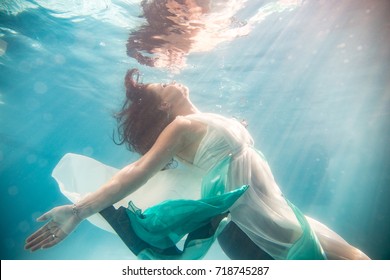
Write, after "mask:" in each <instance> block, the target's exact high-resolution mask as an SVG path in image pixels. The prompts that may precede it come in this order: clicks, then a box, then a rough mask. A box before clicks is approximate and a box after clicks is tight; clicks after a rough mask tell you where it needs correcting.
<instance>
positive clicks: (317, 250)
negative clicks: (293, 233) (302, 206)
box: [287, 200, 327, 260]
mask: <svg viewBox="0 0 390 280" xmlns="http://www.w3.org/2000/svg"><path fill="white" fill-rule="evenodd" d="M287 203H288V204H289V205H290V207H291V209H292V210H293V211H294V214H295V216H296V217H297V219H298V222H299V224H300V225H301V228H302V235H301V236H300V237H299V239H298V240H297V241H296V242H295V243H294V244H293V245H292V246H291V247H290V249H289V251H288V255H287V259H288V260H326V259H327V258H326V255H325V252H324V250H323V249H322V247H321V244H320V242H319V241H318V238H317V236H316V234H315V233H314V231H313V230H312V229H311V227H310V225H309V223H308V221H307V220H306V218H305V215H304V214H303V213H302V212H301V211H300V210H299V209H298V208H297V207H296V206H295V205H294V204H292V203H291V202H289V201H288V200H287Z"/></svg>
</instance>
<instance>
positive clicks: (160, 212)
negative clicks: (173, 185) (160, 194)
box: [127, 156, 248, 259]
mask: <svg viewBox="0 0 390 280" xmlns="http://www.w3.org/2000/svg"><path fill="white" fill-rule="evenodd" d="M229 164H230V156H229V157H227V158H226V159H224V160H222V161H221V162H220V163H219V164H218V165H217V166H215V167H214V168H213V169H212V170H211V171H210V172H208V174H207V175H206V176H205V177H204V178H203V181H202V192H201V193H202V198H201V199H199V200H168V201H165V202H162V203H160V204H157V205H155V206H153V207H150V208H148V209H146V210H145V211H144V212H142V211H141V210H140V209H138V208H137V207H135V206H134V205H133V204H132V203H129V207H128V209H127V214H128V216H129V218H130V220H131V224H132V226H133V229H134V231H135V232H136V234H137V235H138V236H139V237H140V238H141V239H142V240H144V241H145V242H147V243H149V244H150V245H151V246H153V247H156V248H158V249H167V248H170V247H172V246H175V245H176V244H177V243H178V242H179V241H180V240H181V239H182V238H183V237H184V236H185V235H186V234H188V233H190V232H192V231H194V230H196V229H198V228H200V227H202V226H204V225H206V224H207V223H209V222H210V221H211V220H212V219H213V218H214V217H215V216H218V215H219V214H222V213H226V212H227V211H228V209H229V208H230V207H231V206H232V205H233V204H234V203H235V202H236V201H237V199H238V198H240V197H241V195H242V194H243V193H244V192H245V191H246V190H247V188H248V186H241V187H239V188H237V189H235V190H233V191H230V192H226V193H225V185H226V178H227V172H228V169H229ZM225 223H226V220H222V223H220V225H219V227H218V228H217V230H216V232H215V233H214V235H213V236H211V237H209V238H205V239H197V240H191V241H190V242H187V243H186V244H185V246H184V249H183V252H182V254H180V255H164V254H161V253H160V252H157V250H154V249H153V248H152V247H151V248H148V249H146V250H144V251H143V252H141V253H140V254H139V255H138V258H140V259H199V258H201V257H203V256H204V255H205V253H206V252H207V250H208V249H209V248H210V246H211V245H212V243H213V242H214V240H215V238H216V236H217V235H218V234H219V232H220V231H221V230H222V229H223V226H224V224H225Z"/></svg>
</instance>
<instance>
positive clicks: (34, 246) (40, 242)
mask: <svg viewBox="0 0 390 280" xmlns="http://www.w3.org/2000/svg"><path fill="white" fill-rule="evenodd" d="M53 239H54V237H53V235H52V234H50V233H48V234H46V235H44V236H40V237H38V238H37V239H34V240H33V241H31V242H30V243H28V244H27V245H26V247H27V248H26V249H30V250H31V251H32V252H33V251H36V250H38V249H40V248H42V246H44V245H45V244H47V243H49V242H51V241H52V240H53Z"/></svg>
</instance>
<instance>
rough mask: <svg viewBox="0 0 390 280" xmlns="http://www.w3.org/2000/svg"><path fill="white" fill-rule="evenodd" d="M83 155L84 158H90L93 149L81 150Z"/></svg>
mask: <svg viewBox="0 0 390 280" xmlns="http://www.w3.org/2000/svg"><path fill="white" fill-rule="evenodd" d="M83 155H86V156H92V155H93V148H92V147H90V146H88V147H85V148H84V149H83Z"/></svg>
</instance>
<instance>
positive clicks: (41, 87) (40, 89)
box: [34, 82, 47, 94]
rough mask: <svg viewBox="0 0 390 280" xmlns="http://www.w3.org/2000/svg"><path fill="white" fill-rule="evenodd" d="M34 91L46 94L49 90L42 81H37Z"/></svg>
mask: <svg viewBox="0 0 390 280" xmlns="http://www.w3.org/2000/svg"><path fill="white" fill-rule="evenodd" d="M34 91H35V92H36V93H38V94H44V93H46V92H47V86H46V84H44V83H42V82H36V83H35V84H34Z"/></svg>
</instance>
